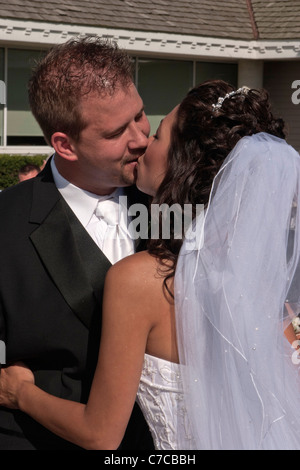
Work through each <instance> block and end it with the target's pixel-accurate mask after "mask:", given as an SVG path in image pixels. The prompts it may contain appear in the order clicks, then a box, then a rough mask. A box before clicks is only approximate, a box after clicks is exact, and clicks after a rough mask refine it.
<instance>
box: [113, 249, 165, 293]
mask: <svg viewBox="0 0 300 470" xmlns="http://www.w3.org/2000/svg"><path fill="white" fill-rule="evenodd" d="M158 268H159V263H158V261H157V260H156V258H155V257H154V256H151V255H150V254H149V253H148V252H147V251H141V252H140V253H135V254H134V255H131V256H127V257H126V258H124V259H122V260H121V261H119V262H118V263H116V264H114V265H113V266H112V267H111V268H110V269H109V271H108V273H107V278H106V280H107V283H109V282H114V283H115V282H121V283H122V285H124V284H127V285H130V284H133V285H135V286H137V285H140V284H141V283H143V282H144V279H145V278H147V279H148V280H149V279H150V278H157V276H156V273H157V271H158Z"/></svg>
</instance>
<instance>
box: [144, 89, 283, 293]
mask: <svg viewBox="0 0 300 470" xmlns="http://www.w3.org/2000/svg"><path fill="white" fill-rule="evenodd" d="M233 90H235V88H234V87H233V86H231V85H229V84H228V83H226V82H224V81H222V80H213V81H207V82H204V83H203V84H201V85H199V86H197V87H195V88H193V89H192V90H191V91H190V92H189V93H188V94H187V96H186V97H185V98H184V99H183V101H182V102H181V104H180V105H179V108H178V112H177V118H176V122H175V124H174V126H173V129H172V132H171V142H170V147H169V153H168V160H167V171H166V176H165V178H164V180H163V182H162V184H161V185H160V187H159V190H158V192H157V194H156V196H155V198H154V199H153V201H152V203H155V204H159V205H160V204H168V205H169V206H172V204H174V203H177V204H180V206H181V207H182V208H184V204H192V206H193V208H194V209H195V207H196V204H203V205H204V207H205V206H206V205H207V203H208V199H209V194H210V190H211V187H212V182H213V179H214V177H215V175H216V174H217V172H218V170H219V169H220V167H221V165H222V163H223V161H224V160H225V158H226V157H227V155H228V154H229V152H230V151H231V150H232V149H233V147H234V146H235V145H236V143H237V142H238V141H239V140H240V139H241V138H242V137H244V136H249V135H252V134H257V133H258V132H267V133H269V134H272V135H275V136H277V137H280V138H285V133H284V122H283V120H282V119H276V118H275V117H274V116H273V114H272V111H271V105H270V101H269V97H268V94H267V92H266V91H265V90H260V91H259V90H254V89H250V90H249V91H248V92H247V93H239V94H236V95H234V96H232V97H230V98H228V99H225V100H224V102H223V104H222V106H221V107H220V108H219V109H217V110H215V111H214V110H213V106H212V105H213V104H216V103H217V102H218V98H220V97H221V98H223V97H224V96H225V95H226V94H227V93H230V92H231V91H233ZM194 214H195V212H194ZM173 231H174V230H173ZM171 233H172V227H171ZM181 245H182V239H176V238H175V237H174V236H173V237H172V236H171V238H169V239H157V240H155V239H152V240H149V246H148V249H149V252H150V253H151V254H152V255H154V256H156V257H157V258H158V259H160V261H161V264H162V267H165V269H164V270H163V271H164V276H165V286H166V285H167V284H166V282H167V279H169V278H171V277H173V275H174V272H175V268H176V262H177V257H178V254H179V250H180V248H181ZM170 263H171V264H170Z"/></svg>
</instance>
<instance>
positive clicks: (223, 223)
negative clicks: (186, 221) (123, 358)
mask: <svg viewBox="0 0 300 470" xmlns="http://www.w3.org/2000/svg"><path fill="white" fill-rule="evenodd" d="M299 185H300V156H299V154H298V153H297V152H296V151H295V150H294V149H293V148H292V147H291V146H289V145H288V144H287V143H286V142H285V141H284V140H282V139H279V138H277V137H274V136H271V135H269V134H266V133H259V134H256V135H253V136H251V137H244V138H242V139H241V140H240V141H239V142H238V144H237V145H236V146H235V148H234V149H233V150H232V152H231V153H230V154H229V155H228V157H227V159H226V160H225V162H224V163H223V165H222V167H221V169H220V171H219V173H218V174H217V176H216V177H215V179H214V183H213V187H212V191H211V196H210V201H209V204H208V207H207V210H206V212H205V215H204V220H203V219H202V222H200V218H199V219H195V221H194V227H193V231H194V233H196V234H197V237H196V238H197V240H196V242H195V244H194V245H193V244H191V241H190V240H189V241H186V242H184V244H183V247H182V250H181V252H180V256H179V259H178V265H177V269H176V274H175V306H176V322H177V334H178V347H179V355H180V362H181V364H182V373H183V382H184V384H183V385H184V393H185V398H186V408H187V414H188V417H189V425H190V429H189V431H186V432H190V433H191V434H192V436H193V437H194V439H195V447H194V448H195V449H216V450H217V449H236V450H238V449H262V450H263V449H300V403H299V401H300V395H299V371H298V370H299V365H298V363H299V362H300V360H299V357H298V355H297V352H296V350H295V349H294V348H293V347H292V346H291V344H290V343H289V342H288V341H287V339H286V338H285V335H284V330H285V328H286V327H287V325H288V324H289V323H290V321H291V319H292V317H293V316H297V315H298V313H299V312H300V263H299V258H300V188H299ZM200 234H201V236H199V235H200ZM291 312H292V313H291ZM294 346H295V345H294ZM179 434H180V433H179ZM178 439H179V441H180V435H179V436H178ZM179 445H180V442H179ZM179 448H180V447H179Z"/></svg>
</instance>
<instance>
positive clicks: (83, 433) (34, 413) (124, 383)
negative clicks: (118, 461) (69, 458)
mask: <svg viewBox="0 0 300 470" xmlns="http://www.w3.org/2000/svg"><path fill="white" fill-rule="evenodd" d="M134 258H135V255H134V256H132V257H130V258H128V259H127V260H123V261H122V262H120V263H118V264H117V265H115V266H113V267H112V268H111V270H110V271H109V272H108V274H107V279H106V284H105V295H104V303H103V318H102V320H103V324H102V325H103V326H102V337H101V345H100V351H99V358H98V364H97V368H96V372H95V376H94V380H93V384H92V388H91V392H90V397H89V400H88V403H87V405H83V404H80V403H75V402H71V401H68V400H63V399H60V398H57V397H54V396H51V395H49V394H48V393H46V392H43V391H42V390H40V389H39V388H38V387H36V386H35V385H34V384H33V383H30V382H29V381H22V383H20V382H18V385H16V386H15V392H14V393H16V397H15V398H16V403H15V404H17V406H18V407H19V408H20V409H21V410H22V411H24V412H25V413H27V414H29V415H30V416H31V417H32V418H34V419H35V420H36V421H38V422H39V423H40V424H42V425H43V426H45V427H46V428H48V429H49V430H50V431H52V432H53V433H55V434H57V435H59V436H60V437H62V438H64V439H66V440H69V441H71V442H73V443H74V444H77V445H79V446H81V447H84V448H86V449H116V448H117V447H118V446H119V444H120V442H121V440H122V438H123V435H124V433H125V430H126V426H127V424H128V420H129V418H130V415H131V412H132V408H133V406H134V402H135V398H136V392H137V388H138V385H139V380H140V375H141V370H142V366H143V360H144V353H145V348H146V344H147V337H148V333H149V331H150V329H151V328H152V326H153V325H152V321H153V319H152V314H151V305H150V304H151V302H148V303H147V296H149V290H148V289H147V282H144V281H143V279H142V278H143V275H142V269H141V268H139V263H138V262H136V260H135V259H134ZM144 261H145V260H143V262H144ZM2 372H4V371H2ZM6 378H7V380H9V377H8V375H7V376H6ZM0 400H1V397H0Z"/></svg>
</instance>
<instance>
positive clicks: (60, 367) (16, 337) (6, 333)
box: [0, 38, 153, 450]
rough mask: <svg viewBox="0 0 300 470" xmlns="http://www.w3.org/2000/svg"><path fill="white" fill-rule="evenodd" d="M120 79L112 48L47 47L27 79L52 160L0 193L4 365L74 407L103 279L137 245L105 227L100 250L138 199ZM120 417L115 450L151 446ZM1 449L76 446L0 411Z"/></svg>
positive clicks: (136, 118) (135, 137) (143, 124)
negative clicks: (113, 215) (24, 372)
mask: <svg viewBox="0 0 300 470" xmlns="http://www.w3.org/2000/svg"><path fill="white" fill-rule="evenodd" d="M131 77H132V75H131V61H130V58H129V57H128V56H127V55H126V54H125V53H124V52H122V51H120V50H119V49H118V48H117V47H116V46H115V45H112V44H109V43H107V42H103V41H101V40H99V39H97V38H86V39H73V40H71V41H69V42H67V43H65V44H62V45H59V46H56V47H54V48H53V49H52V50H51V51H50V52H49V53H48V54H47V55H46V57H45V58H44V59H43V60H42V61H41V63H40V64H39V65H38V66H37V68H36V70H35V71H34V74H33V76H32V78H31V80H30V83H29V100H30V105H31V110H32V112H33V114H34V116H35V118H36V120H37V121H38V123H39V125H40V126H41V128H42V130H43V133H44V136H45V139H46V141H47V143H48V144H49V145H51V146H52V147H53V148H54V150H55V154H54V156H53V157H52V158H51V159H50V160H49V161H48V162H47V165H46V167H45V169H44V170H43V171H42V172H41V173H40V174H39V175H38V176H37V177H36V178H34V179H31V180H28V181H26V182H24V183H20V184H18V185H17V186H15V187H13V188H9V189H7V190H5V191H3V192H2V193H1V194H0V221H1V233H0V259H1V271H0V340H1V342H2V343H1V344H5V348H6V351H5V352H6V362H7V363H10V362H15V361H23V362H25V363H26V364H27V365H28V366H29V367H30V368H31V369H32V370H33V371H34V372H35V379H36V383H37V385H38V386H39V387H41V388H43V389H44V390H46V391H47V392H49V393H51V394H54V395H57V396H60V397H62V398H66V399H70V400H75V401H82V402H85V401H86V400H87V398H88V394H89V388H90V385H91V380H92V377H93V372H94V369H95V365H96V361H97V356H98V349H99V338H100V326H101V304H102V291H103V284H104V279H105V275H106V272H107V270H108V269H109V267H110V266H111V263H114V262H116V261H117V260H118V259H120V258H122V257H124V256H126V255H128V254H131V253H133V252H134V251H135V250H136V249H137V248H136V247H135V246H134V241H132V240H131V239H130V238H128V239H126V233H127V232H126V227H118V226H114V227H113V228H114V229H115V230H116V237H117V238H116V239H115V240H114V244H113V245H112V244H109V243H107V237H106V233H107V230H108V229H110V228H111V226H112V223H111V222H110V221H108V220H107V219H106V217H105V210H104V209H105V205H107V203H109V204H113V205H115V206H114V207H118V206H116V204H118V197H119V196H120V195H126V196H127V199H128V201H129V204H131V203H133V202H137V198H139V197H142V195H141V194H140V193H138V191H137V190H136V188H135V187H134V186H132V185H133V184H134V181H135V166H136V161H137V158H138V157H139V156H140V155H142V154H143V153H144V151H145V148H146V146H147V142H148V135H149V131H150V129H149V123H148V120H147V118H146V116H145V113H144V109H143V102H142V100H141V98H140V96H139V94H138V92H137V90H136V88H135V86H134V84H133V82H132V78H131ZM122 199H124V198H122ZM118 230H119V232H118ZM120 233H122V237H120ZM118 237H119V238H118ZM117 289H118V286H116V293H117ZM128 340H129V339H128ZM131 421H132V424H129V429H128V433H127V435H125V438H124V441H123V444H122V447H121V448H123V449H151V448H153V444H152V440H151V439H150V436H149V431H148V429H147V428H146V424H145V421H144V419H143V417H142V415H141V412H140V410H139V409H137V408H136V409H135V410H134V412H133V416H132V420H131ZM133 431H134V432H133ZM0 449H2V450H6V449H7V450H22V449H45V450H46V449H49V450H50V449H52V450H57V449H74V450H75V449H78V448H76V447H75V446H73V445H71V444H69V443H67V442H66V441H64V440H62V439H60V438H58V437H56V436H54V435H53V434H51V433H50V432H48V431H46V430H45V429H44V428H42V427H41V426H40V425H38V424H37V423H35V422H34V421H33V420H31V419H30V418H29V417H27V416H25V415H23V414H22V413H21V412H19V411H17V412H16V411H12V410H7V409H3V408H0Z"/></svg>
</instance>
